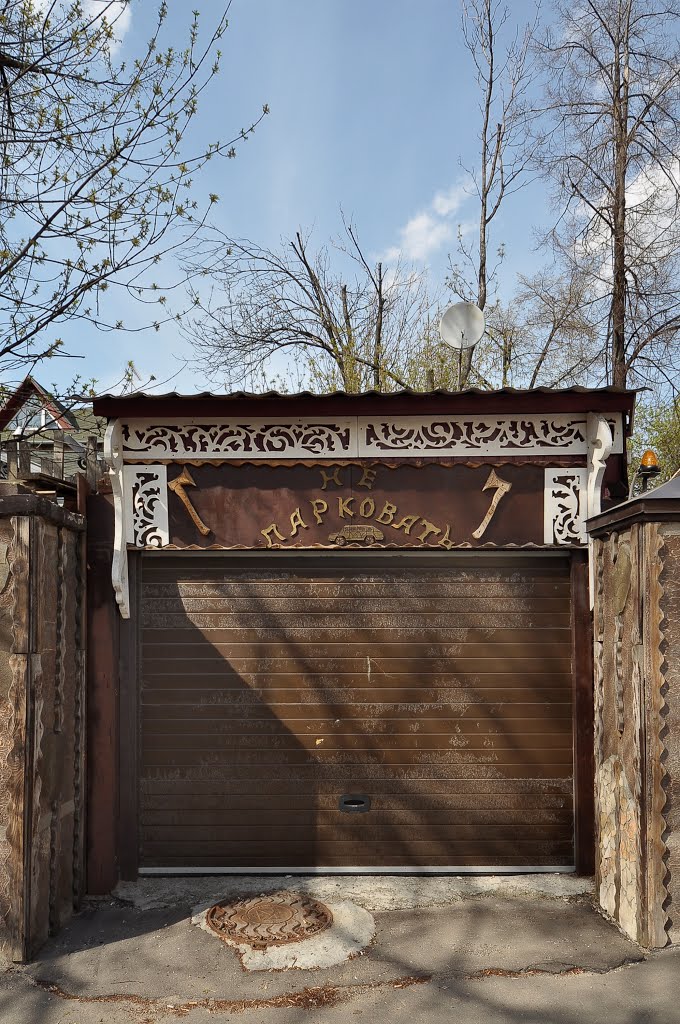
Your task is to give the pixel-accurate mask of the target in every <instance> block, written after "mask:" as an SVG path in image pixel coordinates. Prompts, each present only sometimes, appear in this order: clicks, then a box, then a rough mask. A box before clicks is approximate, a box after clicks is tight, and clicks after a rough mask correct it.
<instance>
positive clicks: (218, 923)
mask: <svg viewBox="0 0 680 1024" xmlns="http://www.w3.org/2000/svg"><path fill="white" fill-rule="evenodd" d="M206 920H207V922H208V925H209V927H210V928H212V930H213V931H214V932H216V933H217V934H218V935H219V936H220V938H221V939H231V940H232V941H234V942H244V943H246V944H247V945H249V946H252V947H253V948H254V949H266V948H267V946H283V945H285V944H286V943H287V942H301V941H302V940H303V939H309V938H311V937H312V936H313V935H317V934H318V933H319V932H322V931H324V930H325V929H326V928H328V927H329V926H330V925H331V924H332V923H333V915H332V914H331V912H330V910H329V909H328V907H326V906H325V905H324V904H323V903H319V901H318V900H313V899H312V898H311V896H305V895H303V894H301V893H295V892H276V893H272V895H270V896H252V897H250V898H247V899H237V900H222V901H221V902H220V903H216V904H215V906H214V907H211V908H210V910H209V911H208V913H207V916H206Z"/></svg>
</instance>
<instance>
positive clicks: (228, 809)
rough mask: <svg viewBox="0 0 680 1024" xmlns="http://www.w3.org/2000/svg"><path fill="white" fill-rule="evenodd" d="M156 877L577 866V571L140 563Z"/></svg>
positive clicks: (523, 563)
mask: <svg viewBox="0 0 680 1024" xmlns="http://www.w3.org/2000/svg"><path fill="white" fill-rule="evenodd" d="M139 602H140V608H139V611H140V620H141V650H140V662H141V690H140V700H141V737H140V762H141V763H140V769H139V771H140V775H139V790H140V792H139V807H140V828H139V853H140V865H141V867H142V868H145V867H146V868H152V867H166V868H181V867H186V868H193V869H196V868H206V869H211V868H215V869H216V868H226V869H241V870H243V869H249V868H250V869H254V870H258V869H273V868H281V869H293V870H294V869H312V868H344V869H352V868H357V869H364V870H371V869H376V870H380V869H383V870H384V869H387V868H406V869H419V868H437V867H439V868H445V867H454V868H455V867H460V868H463V867H476V868H485V867H489V868H499V867H509V868H512V867H514V868H522V867H525V868H526V867H549V866H555V867H568V866H570V865H572V864H573V861H574V854H573V806H572V803H573V800H572V788H573V783H572V776H573V772H572V712H571V695H572V683H571V632H570V591H569V563H568V560H567V559H564V558H555V557H548V556H545V555H543V556H537V557H529V556H525V555H506V556H495V555H494V556H490V557H487V556H486V555H485V554H480V553H475V554H474V555H457V554H455V553H452V554H451V555H450V556H449V557H448V558H447V559H446V561H443V560H442V559H437V560H428V559H427V558H424V557H422V556H415V557H414V558H413V559H410V558H409V557H408V556H403V555H402V556H400V557H399V558H398V560H394V559H392V560H391V559H390V557H389V556H388V557H382V556H378V555H374V554H372V553H370V552H365V553H362V554H361V555H360V556H357V555H355V556H353V557H348V556H346V555H345V556H343V555H338V556H337V557H336V556H335V554H334V553H333V554H330V555H326V556H325V558H324V559H323V560H321V559H318V558H314V559H308V560H305V559H304V558H298V559H297V561H287V556H285V555H281V556H280V557H278V558H274V557H272V556H269V559H268V561H266V562H265V561H263V559H262V558H261V557H257V558H255V557H252V556H251V557H250V558H247V559H243V560H241V561H238V560H237V559H229V558H228V557H211V556H208V555H206V556H195V555H192V556H188V557H177V556H167V555H159V556H155V557H154V556H145V557H143V558H142V568H141V580H140V590H139Z"/></svg>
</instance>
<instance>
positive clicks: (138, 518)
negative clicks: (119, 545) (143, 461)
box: [123, 466, 169, 548]
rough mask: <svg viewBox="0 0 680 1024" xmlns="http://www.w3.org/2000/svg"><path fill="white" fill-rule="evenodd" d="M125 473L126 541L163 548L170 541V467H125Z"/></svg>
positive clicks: (146, 546) (137, 544)
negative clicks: (168, 468)
mask: <svg viewBox="0 0 680 1024" xmlns="http://www.w3.org/2000/svg"><path fill="white" fill-rule="evenodd" d="M123 475H124V494H125V507H126V516H125V522H126V526H127V531H126V540H127V543H128V544H134V546H135V547H137V548H161V547H163V546H164V545H165V544H167V543H168V542H169V529H168V470H167V466H126V467H125V470H124V474H123Z"/></svg>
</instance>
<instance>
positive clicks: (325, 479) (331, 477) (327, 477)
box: [321, 466, 342, 491]
mask: <svg viewBox="0 0 680 1024" xmlns="http://www.w3.org/2000/svg"><path fill="white" fill-rule="evenodd" d="M340 469H341V467H340V466H336V467H335V469H334V470H333V472H332V473H331V472H330V470H329V472H328V473H327V472H326V470H325V469H322V470H321V481H322V484H321V490H322V491H325V490H327V489H328V485H329V484H331V483H333V484H337V485H338V487H342V479H341V478H340Z"/></svg>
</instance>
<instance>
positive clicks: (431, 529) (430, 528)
mask: <svg viewBox="0 0 680 1024" xmlns="http://www.w3.org/2000/svg"><path fill="white" fill-rule="evenodd" d="M423 526H424V527H425V529H424V530H423V532H422V533H419V534H418V540H425V539H426V537H429V536H430V534H431V533H441V532H442V531H441V530H440V529H439V527H437V526H435V525H434V523H431V522H429V521H428V520H427V519H423Z"/></svg>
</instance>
